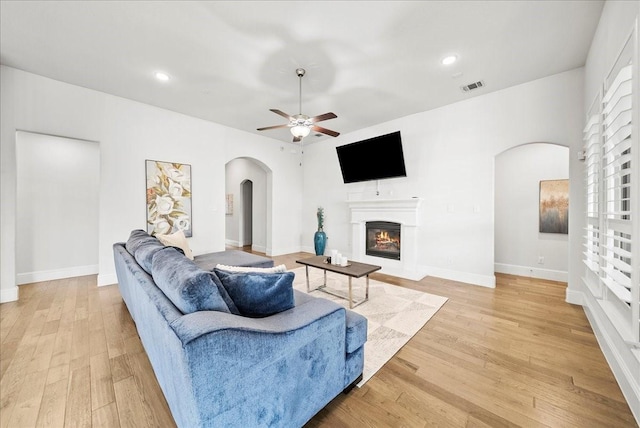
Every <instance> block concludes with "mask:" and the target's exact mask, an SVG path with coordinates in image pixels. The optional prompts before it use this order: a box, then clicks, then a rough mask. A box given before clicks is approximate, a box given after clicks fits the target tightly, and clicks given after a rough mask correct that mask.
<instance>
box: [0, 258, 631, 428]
mask: <svg viewBox="0 0 640 428" xmlns="http://www.w3.org/2000/svg"><path fill="white" fill-rule="evenodd" d="M305 256H308V254H303V253H298V254H290V255H286V256H281V257H276V258H275V260H276V263H277V264H280V263H284V264H286V265H287V267H289V268H295V267H299V265H296V263H295V260H296V259H298V258H300V257H305ZM372 277H374V278H375V279H378V280H381V281H385V282H389V283H392V284H396V285H399V286H403V287H409V288H413V289H416V290H421V291H425V292H428V293H432V294H438V295H441V296H445V297H448V298H449V301H448V302H447V303H446V304H445V305H444V307H443V308H442V309H441V310H440V311H439V312H438V313H437V314H436V315H435V316H434V317H433V318H432V319H431V320H430V321H429V322H428V323H427V324H426V325H425V326H424V327H423V328H422V329H421V330H420V332H418V334H417V335H416V336H415V337H414V338H412V339H411V340H410V341H409V343H408V344H407V345H406V346H405V347H404V348H402V349H401V350H400V352H398V354H397V355H396V356H395V357H394V358H393V359H392V360H391V361H389V362H388V363H387V364H386V365H385V366H384V367H383V368H382V369H381V370H380V371H379V372H378V373H377V374H376V375H375V376H374V377H373V378H372V379H371V380H370V381H369V382H367V384H365V386H364V387H362V388H361V389H357V388H356V389H354V390H352V391H351V392H350V393H349V394H340V395H339V396H338V397H337V398H336V399H334V400H333V401H332V402H331V403H330V404H329V405H328V406H327V407H326V408H325V409H323V410H322V411H321V412H320V413H318V415H316V416H315V417H314V418H313V419H312V420H311V421H310V422H309V423H308V426H309V427H361V426H370V427H385V426H389V427H401V426H404V427H423V426H437V427H446V426H451V427H514V426H522V427H537V426H548V427H565V426H571V427H589V428H590V427H637V424H636V422H635V421H634V419H633V416H632V415H631V412H630V410H629V407H628V405H627V404H626V402H625V400H624V398H623V396H622V394H621V392H620V389H619V387H618V385H617V384H616V382H615V379H614V378H613V375H612V373H611V370H610V369H609V367H608V365H607V363H606V361H605V359H604V356H603V354H602V352H601V351H600V349H599V347H598V344H597V343H596V340H595V337H594V335H593V332H592V330H591V328H590V327H589V324H588V322H587V319H586V317H585V315H584V312H583V310H582V308H581V307H578V306H572V305H569V304H567V303H565V302H564V295H565V285H564V284H562V283H557V282H551V281H541V280H532V279H529V278H522V277H516V276H509V275H498V285H497V287H496V288H495V289H487V288H483V287H476V286H470V285H465V284H460V283H456V282H452V281H446V280H442V279H437V278H429V277H427V278H425V279H423V280H422V281H420V282H414V281H409V280H403V279H398V278H394V277H390V276H386V275H382V274H375V275H372ZM0 343H1V347H0V374H1V376H2V377H1V380H0V428H5V427H19V428H22V427H31V426H51V427H55V426H74V427H83V426H86V427H99V426H105V427H118V426H122V427H127V426H153V427H158V426H159V427H171V426H175V425H174V422H173V420H172V418H171V414H170V412H169V409H168V407H167V404H166V402H165V400H164V397H163V395H162V392H161V391H160V388H159V386H158V383H157V381H156V379H155V377H154V375H153V371H152V368H151V365H150V363H149V360H148V359H147V356H146V354H145V353H144V350H143V348H142V345H141V343H140V340H139V338H138V336H137V334H136V330H135V325H134V324H133V322H132V320H131V317H130V316H129V313H128V312H127V309H126V307H125V305H124V303H123V302H122V299H121V297H120V294H119V292H118V288H117V286H115V285H113V286H107V287H99V288H98V287H96V278H95V277H93V276H88V277H80V278H72V279H65V280H59V281H49V282H43V283H37V284H29V285H23V286H20V300H19V301H18V302H11V303H4V304H2V305H0Z"/></svg>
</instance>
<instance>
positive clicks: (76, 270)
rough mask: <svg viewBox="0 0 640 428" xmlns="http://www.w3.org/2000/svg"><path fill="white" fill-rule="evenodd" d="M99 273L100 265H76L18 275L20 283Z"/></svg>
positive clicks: (17, 278)
mask: <svg viewBox="0 0 640 428" xmlns="http://www.w3.org/2000/svg"><path fill="white" fill-rule="evenodd" d="M97 273H98V265H88V266H75V267H70V268H64V269H53V270H41V271H37V272H25V273H19V274H17V275H16V280H17V281H16V282H17V283H18V285H22V284H31V283H33V282H42V281H53V280H56V279H63V278H73V277H76V276H85V275H95V274H97Z"/></svg>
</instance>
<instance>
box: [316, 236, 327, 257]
mask: <svg viewBox="0 0 640 428" xmlns="http://www.w3.org/2000/svg"><path fill="white" fill-rule="evenodd" d="M313 244H314V246H315V248H316V256H323V255H324V248H325V247H326V246H327V234H326V233H324V232H323V231H321V230H319V231H317V232H316V233H315V235H313Z"/></svg>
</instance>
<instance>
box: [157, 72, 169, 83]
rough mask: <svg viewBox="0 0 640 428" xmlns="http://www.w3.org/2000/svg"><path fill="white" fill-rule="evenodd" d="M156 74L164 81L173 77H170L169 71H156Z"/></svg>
mask: <svg viewBox="0 0 640 428" xmlns="http://www.w3.org/2000/svg"><path fill="white" fill-rule="evenodd" d="M155 76H156V79H158V80H160V81H162V82H167V81H168V80H169V79H171V77H169V75H168V74H167V73H165V72H162V71H156V73H155Z"/></svg>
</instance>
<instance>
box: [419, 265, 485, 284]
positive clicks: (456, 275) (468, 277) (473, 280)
mask: <svg viewBox="0 0 640 428" xmlns="http://www.w3.org/2000/svg"><path fill="white" fill-rule="evenodd" d="M426 271H427V275H428V276H435V277H437V278H443V279H448V280H451V281H458V282H464V283H466V284H471V285H479V286H481V287H488V288H496V277H495V276H494V275H480V274H477V273H470V272H460V271H457V270H450V269H442V268H438V267H426Z"/></svg>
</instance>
